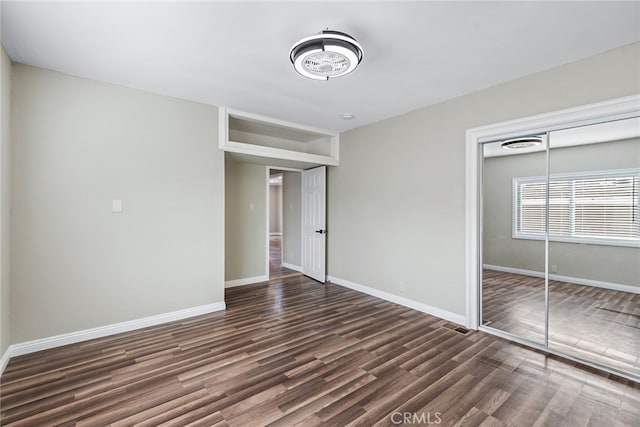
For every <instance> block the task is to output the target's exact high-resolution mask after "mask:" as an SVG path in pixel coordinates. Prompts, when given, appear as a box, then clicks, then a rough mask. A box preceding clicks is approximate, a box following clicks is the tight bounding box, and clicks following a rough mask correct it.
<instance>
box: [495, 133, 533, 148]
mask: <svg viewBox="0 0 640 427" xmlns="http://www.w3.org/2000/svg"><path fill="white" fill-rule="evenodd" d="M538 145H542V137H540V136H525V137H518V138H511V139H507V140H506V141H503V142H502V144H500V146H501V147H502V148H504V149H505V150H518V149H522V148H531V147H536V146H538Z"/></svg>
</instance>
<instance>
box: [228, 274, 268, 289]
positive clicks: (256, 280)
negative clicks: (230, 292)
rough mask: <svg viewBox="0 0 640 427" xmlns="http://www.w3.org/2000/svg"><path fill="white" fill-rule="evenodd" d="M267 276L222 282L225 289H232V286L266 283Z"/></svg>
mask: <svg viewBox="0 0 640 427" xmlns="http://www.w3.org/2000/svg"><path fill="white" fill-rule="evenodd" d="M268 281H269V276H266V275H265V276H255V277H246V278H244V279H235V280H227V281H226V282H224V287H225V288H233V287H234V286H244V285H252V284H254V283H260V282H268Z"/></svg>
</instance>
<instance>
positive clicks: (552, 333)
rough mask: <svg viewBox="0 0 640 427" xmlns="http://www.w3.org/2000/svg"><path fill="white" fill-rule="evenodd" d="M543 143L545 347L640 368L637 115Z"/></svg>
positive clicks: (555, 135) (631, 369) (608, 363)
mask: <svg viewBox="0 0 640 427" xmlns="http://www.w3.org/2000/svg"><path fill="white" fill-rule="evenodd" d="M549 149H550V153H549V188H550V195H552V194H553V193H554V191H555V193H556V199H555V200H553V199H550V209H549V223H550V224H556V227H555V228H550V230H549V270H550V271H549V275H550V276H549V279H550V281H549V348H550V349H553V350H557V351H561V352H564V353H567V354H570V355H573V356H576V357H579V358H581V359H585V360H588V361H592V362H598V363H601V364H603V365H606V366H609V367H611V368H614V369H618V370H622V371H625V372H631V373H635V374H638V375H640V360H639V356H640V294H639V293H640V222H639V220H638V216H639V215H640V210H639V197H640V188H639V187H640V119H638V118H634V119H627V120H621V121H614V122H607V123H603V124H597V125H591V126H583V127H580V128H573V129H566V130H562V131H557V132H551V133H550V134H549ZM551 207H553V209H551Z"/></svg>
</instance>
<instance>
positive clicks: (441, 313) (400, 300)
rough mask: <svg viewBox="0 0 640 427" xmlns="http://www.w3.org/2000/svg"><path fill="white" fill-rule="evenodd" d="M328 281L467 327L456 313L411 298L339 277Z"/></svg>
mask: <svg viewBox="0 0 640 427" xmlns="http://www.w3.org/2000/svg"><path fill="white" fill-rule="evenodd" d="M327 280H328V281H330V282H331V283H335V284H336V285H340V286H344V287H345V288H349V289H353V290H354V291H358V292H362V293H363V294H367V295H371V296H374V297H377V298H380V299H383V300H386V301H390V302H393V303H396V304H399V305H402V306H404V307H409V308H412V309H414V310H418V311H420V312H422V313H427V314H430V315H432V316H436V317H439V318H441V319H444V320H447V321H449V322H453V323H457V324H459V325H462V326H464V325H466V319H465V317H464V316H461V315H459V314H456V313H451V312H450V311H446V310H442V309H440V308H436V307H432V306H430V305H427V304H423V303H421V302H418V301H414V300H411V299H409V298H405V297H401V296H398V295H394V294H390V293H388V292H385V291H381V290H379V289H374V288H371V287H369V286H365V285H360V284H358V283H353V282H350V281H348V280H345V279H340V278H339V277H333V276H327Z"/></svg>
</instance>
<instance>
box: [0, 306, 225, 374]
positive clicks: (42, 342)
mask: <svg viewBox="0 0 640 427" xmlns="http://www.w3.org/2000/svg"><path fill="white" fill-rule="evenodd" d="M225 308H226V305H225V303H224V302H216V303H213V304H207V305H201V306H199V307H192V308H187V309H184V310H178V311H172V312H170V313H163V314H158V315H155V316H149V317H143V318H141V319H136V320H129V321H127V322H121V323H114V324H112V325H106V326H99V327H97V328H91V329H85V330H82V331H77V332H70V333H68V334H61V335H55V336H53V337H48V338H42V339H38V340H33V341H27V342H23V343H19V344H12V345H10V346H9V348H8V349H7V351H6V352H5V353H4V354H3V355H2V359H0V368H1V369H0V375H2V372H4V368H5V366H6V364H7V363H8V362H9V359H10V358H12V357H15V356H22V355H24V354H29V353H34V352H36V351H42V350H48V349H50V348H55V347H60V346H63V345H68V344H75V343H78V342H82V341H87V340H92V339H95V338H102V337H106V336H109V335H114V334H119V333H122V332H129V331H133V330H136V329H142V328H147V327H149V326H155V325H160V324H162V323H167V322H173V321H175V320H182V319H186V318H189V317H194V316H200V315H202V314H208V313H213V312H215V311H221V310H224V309H225Z"/></svg>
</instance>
